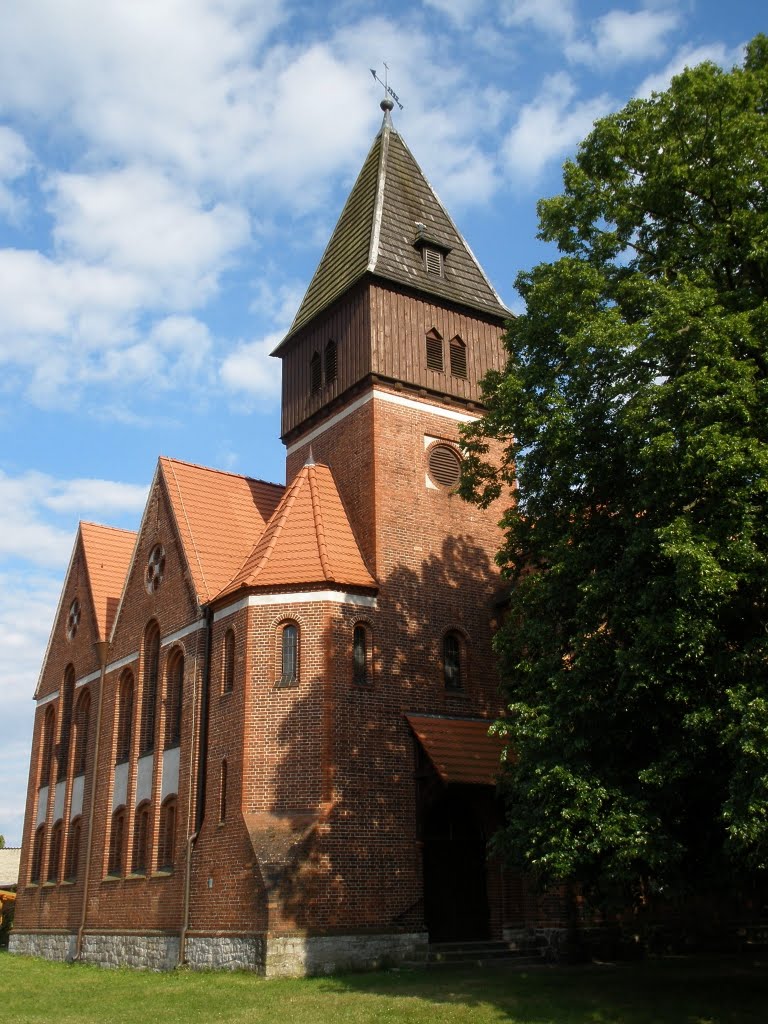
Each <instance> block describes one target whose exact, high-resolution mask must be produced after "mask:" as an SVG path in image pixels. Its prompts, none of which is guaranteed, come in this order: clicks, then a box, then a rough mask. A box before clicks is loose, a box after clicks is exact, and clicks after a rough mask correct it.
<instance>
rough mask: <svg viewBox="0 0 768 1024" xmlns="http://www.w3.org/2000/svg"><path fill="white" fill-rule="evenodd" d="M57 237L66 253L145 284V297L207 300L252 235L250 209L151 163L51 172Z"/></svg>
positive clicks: (170, 301) (182, 302)
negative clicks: (208, 196) (206, 195)
mask: <svg viewBox="0 0 768 1024" xmlns="http://www.w3.org/2000/svg"><path fill="white" fill-rule="evenodd" d="M49 189H50V201H49V209H50V212H51V213H52V214H53V216H54V218H55V226H54V231H53V237H54V240H55V242H56V245H57V249H58V251H59V252H60V253H62V254H63V255H64V256H66V257H68V258H74V259H78V260H83V261H85V262H87V263H89V264H92V265H97V266H108V267H110V268H111V269H112V270H114V271H116V272H118V273H128V274H132V275H134V276H135V277H136V278H137V279H138V280H140V281H141V283H142V285H143V295H142V298H143V301H144V302H146V303H148V304H149V303H151V304H156V305H173V306H177V307H178V306H185V307H188V306H190V305H199V304H200V303H201V302H202V301H204V300H205V299H206V298H207V297H208V296H209V295H210V294H211V293H212V291H213V290H214V289H215V287H216V281H217V276H218V273H219V272H220V270H221V269H222V267H223V264H224V262H225V261H226V260H227V258H229V257H230V256H231V254H232V252H233V251H234V250H235V249H237V248H238V247H239V246H241V245H243V244H244V243H245V241H246V240H247V238H248V231H249V228H248V215H247V213H246V211H245V210H244V209H242V208H240V207H236V206H234V205H231V204H226V203H217V204H215V205H213V206H211V207H210V208H208V209H206V208H204V206H203V204H202V202H201V200H200V198H199V196H197V195H196V194H195V193H194V192H193V191H191V190H190V189H185V188H183V187H180V186H178V185H175V184H174V183H172V182H171V181H170V180H169V179H168V178H167V177H166V176H164V175H163V174H161V173H159V172H157V171H156V170H153V169H149V168H147V167H140V166H130V167H125V168H122V169H121V170H118V171H109V172H104V173H101V174H55V175H52V176H51V178H50V179H49Z"/></svg>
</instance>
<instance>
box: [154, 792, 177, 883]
mask: <svg viewBox="0 0 768 1024" xmlns="http://www.w3.org/2000/svg"><path fill="white" fill-rule="evenodd" d="M175 859H176V797H175V796H169V797H168V799H167V800H166V801H165V802H164V803H163V805H162V807H161V808H160V842H159V847H158V851H157V866H158V868H159V869H160V870H161V871H173V863H174V860H175Z"/></svg>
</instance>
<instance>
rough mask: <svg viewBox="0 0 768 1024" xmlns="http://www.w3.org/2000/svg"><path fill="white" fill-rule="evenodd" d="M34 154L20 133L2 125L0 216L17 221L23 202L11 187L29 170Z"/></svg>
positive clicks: (0, 141)
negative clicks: (11, 184) (12, 183)
mask: <svg viewBox="0 0 768 1024" xmlns="http://www.w3.org/2000/svg"><path fill="white" fill-rule="evenodd" d="M31 165H32V154H31V152H30V150H29V148H28V146H27V144H26V142H25V141H24V139H23V138H22V137H21V135H19V133H18V132H15V131H13V129H12V128H9V127H8V126H7V125H2V124H0V214H4V215H5V216H6V217H8V218H10V219H11V220H13V219H15V217H16V215H17V213H18V211H19V209H20V208H21V205H22V204H21V202H20V201H19V199H18V198H17V197H16V196H15V195H14V193H13V190H12V189H11V188H10V187H9V186H10V183H11V182H14V181H16V179H17V178H20V177H21V176H22V175H23V174H25V173H26V172H27V170H29V168H30V167H31Z"/></svg>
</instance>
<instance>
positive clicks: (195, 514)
mask: <svg viewBox="0 0 768 1024" xmlns="http://www.w3.org/2000/svg"><path fill="white" fill-rule="evenodd" d="M159 469H160V472H161V473H162V476H163V479H164V481H165V484H166V488H167V491H168V496H169V498H170V502H171V506H172V508H173V513H174V516H175V519H176V524H177V526H178V530H179V535H180V537H181V543H182V545H183V547H184V552H185V554H186V557H187V563H188V565H189V570H190V573H191V575H192V581H193V583H194V587H195V591H196V593H197V595H198V600H199V601H200V603H201V604H203V603H206V602H207V601H210V600H211V599H212V598H214V597H216V595H217V594H218V593H219V592H220V591H221V590H222V588H223V587H225V586H226V585H227V583H229V581H230V580H231V579H232V577H233V576H234V575H235V573H236V572H237V571H238V569H239V568H240V567H241V566H242V564H243V562H244V561H245V559H246V558H247V557H248V555H249V553H250V552H251V551H252V550H253V546H254V544H255V543H256V542H257V541H258V539H259V538H260V537H261V536H262V534H263V533H264V529H265V527H266V525H267V522H268V521H269V519H270V517H271V516H272V514H273V512H274V511H275V508H276V507H277V505H278V503H279V501H280V499H281V497H282V496H283V492H284V491H285V488H284V487H283V486H281V485H280V484H269V483H265V482H264V481H263V480H252V479H251V478H250V477H247V476H239V475H237V474H235V473H225V472H223V471H221V470H217V469H207V468H206V467H205V466H196V465H194V464H192V463H190V462H181V461H179V460H178V459H169V458H166V457H161V458H160V460H159Z"/></svg>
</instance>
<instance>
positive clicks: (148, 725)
mask: <svg viewBox="0 0 768 1024" xmlns="http://www.w3.org/2000/svg"><path fill="white" fill-rule="evenodd" d="M159 673H160V628H159V627H158V625H157V623H156V622H150V624H149V625H148V626H147V631H146V633H145V634H144V687H143V691H142V697H141V732H140V735H139V755H140V756H143V755H144V754H151V753H152V751H153V750H154V749H155V714H156V711H157V679H158V675H159Z"/></svg>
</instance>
